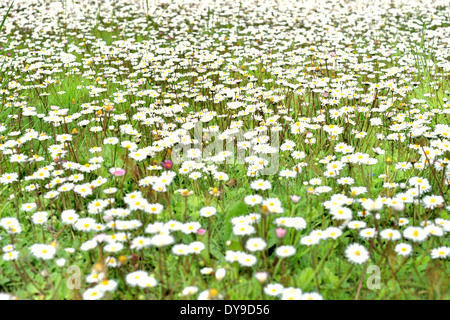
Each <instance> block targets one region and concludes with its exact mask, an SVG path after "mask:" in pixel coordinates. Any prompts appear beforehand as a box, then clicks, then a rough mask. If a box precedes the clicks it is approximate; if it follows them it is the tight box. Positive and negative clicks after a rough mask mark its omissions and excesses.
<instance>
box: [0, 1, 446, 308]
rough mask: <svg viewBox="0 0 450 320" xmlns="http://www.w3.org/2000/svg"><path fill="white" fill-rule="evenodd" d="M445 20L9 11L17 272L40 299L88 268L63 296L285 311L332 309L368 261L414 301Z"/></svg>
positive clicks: (7, 247)
mask: <svg viewBox="0 0 450 320" xmlns="http://www.w3.org/2000/svg"><path fill="white" fill-rule="evenodd" d="M417 9H420V14H419V13H417ZM7 11H8V5H7V4H6V3H2V4H0V17H3V16H4V15H5V14H6V12H7ZM449 12H450V7H449V3H448V1H445V0H437V1H435V0H424V1H410V0H394V1H391V0H382V1H377V2H373V1H369V0H362V1H328V0H317V1H296V0H281V1H275V2H274V1H269V0H267V1H253V0H245V1H242V2H240V3H238V2H235V1H231V0H218V1H214V2H208V1H206V2H205V1H199V0H188V1H182V2H178V1H175V2H173V3H164V2H161V3H160V2H158V1H152V2H151V3H149V1H139V0H119V1H115V0H114V1H113V0H106V1H104V0H101V1H100V0H90V1H86V0H77V1H52V2H48V1H43V0H27V1H25V0H22V1H15V2H14V4H13V6H12V8H11V11H10V14H9V16H8V17H7V19H6V23H5V25H4V29H3V30H2V33H1V35H0V75H1V78H0V85H1V88H0V90H1V92H0V94H1V96H0V99H1V107H0V108H1V113H0V122H1V123H0V134H1V136H0V162H1V163H0V185H1V187H2V191H1V194H0V199H1V200H0V201H1V202H2V203H3V204H4V205H3V206H2V211H1V213H0V236H1V238H0V243H1V247H2V249H1V256H0V257H1V259H2V260H3V261H4V264H2V265H6V266H8V267H2V269H3V271H2V272H3V273H4V274H7V275H8V274H19V275H20V276H21V277H23V278H22V280H23V281H24V283H23V285H25V283H27V284H28V283H29V282H30V284H32V285H33V288H37V289H36V290H37V292H38V293H39V294H40V295H43V294H45V290H47V287H51V288H54V287H57V284H55V286H53V284H52V285H51V286H50V285H49V286H46V285H45V284H46V283H48V281H50V280H49V279H53V278H51V277H49V272H56V273H57V272H59V273H61V274H63V273H64V272H65V271H64V270H65V268H67V267H69V266H79V267H81V268H83V269H84V270H87V271H86V272H87V274H86V275H83V278H82V279H81V280H80V279H78V281H79V282H80V287H81V291H80V292H81V293H80V294H79V296H73V295H74V293H73V292H72V291H70V290H69V289H62V291H61V292H59V293H54V292H51V293H49V294H51V295H52V296H54V294H59V295H62V296H61V297H60V298H83V299H101V298H108V299H110V298H117V297H118V298H136V296H135V293H136V292H139V294H142V295H143V297H145V298H148V299H155V298H156V299H162V298H164V297H169V298H172V299H175V298H192V297H194V298H197V299H247V298H258V299H263V298H264V299H265V298H272V297H276V298H279V299H283V300H299V299H303V300H318V299H323V298H325V299H327V298H335V297H337V295H336V292H337V291H339V289H340V288H341V287H340V286H341V285H342V284H343V283H344V282H345V281H354V279H353V280H352V278H351V275H352V274H351V271H352V270H356V268H359V267H360V268H361V270H365V266H367V264H368V263H369V262H370V261H371V262H372V263H373V264H384V265H387V266H386V268H384V272H387V275H388V277H389V278H390V277H392V278H394V280H395V281H398V286H399V287H400V288H401V286H408V285H409V283H410V281H411V280H408V279H410V278H409V275H410V273H412V272H407V273H406V276H405V273H404V270H405V269H406V268H411V269H412V270H414V271H415V276H416V277H422V276H423V277H425V276H426V273H425V271H424V270H425V268H423V269H422V270H418V268H417V264H418V263H428V264H429V266H428V267H427V270H428V271H427V273H429V272H431V271H430V270H434V271H433V272H436V275H437V274H438V273H439V272H440V273H445V272H446V270H445V261H446V259H448V257H449V255H450V247H449V243H448V232H449V230H450V220H449V218H448V212H449V210H450V204H449V202H448V201H449V200H448V199H449V197H448V186H449V184H450V166H449V163H450V160H449V159H450V125H449V121H448V119H449V118H448V115H449V113H450V101H449V77H450V62H449V58H450V43H449V38H450V27H449V25H448V14H449ZM225 145H226V147H224V146H225ZM212 146H214V148H213V149H214V151H215V152H210V151H211V147H212ZM2 263H3V262H2ZM36 265H39V266H42V268H41V269H40V270H36V269H35V268H34V267H32V269H31V270H29V271H28V272H30V274H31V272H33V273H35V275H33V276H32V277H30V276H27V274H28V273H27V271H25V268H28V266H36ZM360 265H362V266H360ZM337 266H339V267H337ZM341 268H342V269H345V270H341ZM352 268H355V269H352ZM363 268H364V269H363ZM42 270H44V271H42ZM347 270H348V273H347V276H344V274H345V273H342V272H346V271H347ZM419 272H420V274H419ZM355 273H356V272H355ZM440 273H439V274H440ZM358 277H359V275H358ZM362 277H364V274H363V276H362ZM402 277H403V278H402ZM430 277H431V278H433V276H430ZM435 278H438V277H435ZM61 279H62V280H61ZM61 279H60V281H66V279H64V278H63V277H62V276H61ZM416 280H417V281H418V282H420V283H421V285H422V284H423V281H422V279H421V278H420V279H416ZM51 281H53V280H51ZM357 281H358V282H359V278H358V279H357ZM361 281H362V280H361ZM430 281H433V280H430ZM242 282H246V284H247V285H246V286H245V287H243V286H242ZM358 282H355V283H358ZM447 284H448V282H447ZM429 285H430V286H433V288H434V287H435V283H434V284H431V282H430V284H429ZM17 286H20V284H17ZM417 286H419V284H417ZM356 287H357V285H355V288H356ZM444 287H445V286H444ZM255 288H256V289H255ZM321 289H323V290H322V291H321ZM424 289H425V292H427V290H426V289H427V288H424ZM50 290H51V289H50ZM433 290H434V289H433ZM401 291H402V292H403V290H401ZM415 291H420V290H416V288H415ZM386 292H387V291H386ZM403 293H404V292H403ZM358 295H359V291H358V293H357V296H358ZM30 297H31V298H34V297H35V296H34V294H33V293H30V295H29V296H24V297H23V298H30ZM0 298H2V299H16V298H21V297H20V296H18V297H16V296H15V292H11V294H3V293H0Z"/></svg>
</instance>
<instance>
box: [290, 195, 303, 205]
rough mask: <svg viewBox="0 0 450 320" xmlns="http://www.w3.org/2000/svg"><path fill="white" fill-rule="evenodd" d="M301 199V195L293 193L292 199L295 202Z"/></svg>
mask: <svg viewBox="0 0 450 320" xmlns="http://www.w3.org/2000/svg"><path fill="white" fill-rule="evenodd" d="M300 199H301V197H300V196H297V195H295V194H293V195H292V196H291V201H292V202H293V203H298V202H299V201H300Z"/></svg>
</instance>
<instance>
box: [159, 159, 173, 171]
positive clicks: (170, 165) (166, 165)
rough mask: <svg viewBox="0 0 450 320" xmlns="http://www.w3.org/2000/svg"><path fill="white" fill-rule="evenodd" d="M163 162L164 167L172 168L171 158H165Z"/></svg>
mask: <svg viewBox="0 0 450 320" xmlns="http://www.w3.org/2000/svg"><path fill="white" fill-rule="evenodd" d="M161 164H162V166H163V167H164V169H166V170H171V169H172V166H173V163H172V161H170V160H165V161H163V162H162V163H161Z"/></svg>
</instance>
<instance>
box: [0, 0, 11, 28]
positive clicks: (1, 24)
mask: <svg viewBox="0 0 450 320" xmlns="http://www.w3.org/2000/svg"><path fill="white" fill-rule="evenodd" d="M13 4H14V1H12V2H11V4H10V5H9V8H8V11H6V14H5V16H4V17H3V21H2V23H0V30H2V28H3V25H4V24H5V22H6V18H7V17H8V14H9V11H11V8H12V6H13Z"/></svg>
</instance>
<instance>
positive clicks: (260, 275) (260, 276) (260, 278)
mask: <svg viewBox="0 0 450 320" xmlns="http://www.w3.org/2000/svg"><path fill="white" fill-rule="evenodd" d="M268 276H269V274H268V273H267V272H257V273H255V278H256V279H257V280H258V281H259V282H260V283H264V282H266V281H267V278H268Z"/></svg>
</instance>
